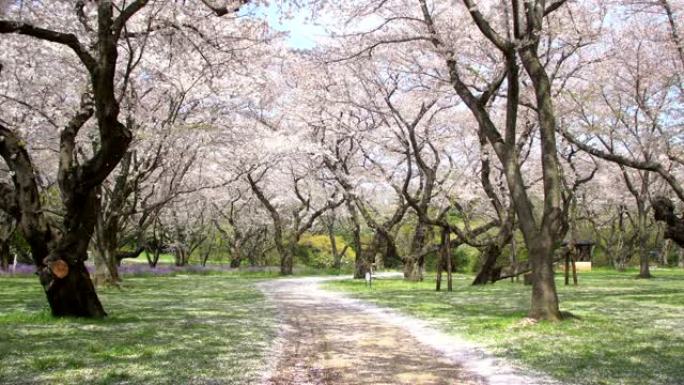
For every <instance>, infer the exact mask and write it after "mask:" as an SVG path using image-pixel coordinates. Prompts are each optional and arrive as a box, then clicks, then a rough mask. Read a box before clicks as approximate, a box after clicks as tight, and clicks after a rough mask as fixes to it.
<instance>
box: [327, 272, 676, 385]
mask: <svg viewBox="0 0 684 385" xmlns="http://www.w3.org/2000/svg"><path fill="white" fill-rule="evenodd" d="M653 274H654V275H655V277H656V278H654V279H652V280H637V279H634V277H635V275H636V272H635V271H629V272H625V273H616V272H613V271H599V272H592V273H583V274H581V275H580V284H579V286H577V287H573V286H563V284H562V280H561V277H560V276H559V277H558V280H557V284H558V289H559V296H560V301H561V309H562V310H564V311H570V312H572V313H573V314H575V315H577V316H579V317H581V318H580V319H575V320H570V321H564V322H562V323H560V324H550V323H545V322H542V323H539V324H536V325H528V324H525V323H522V322H521V319H522V318H523V317H524V316H525V314H526V310H527V307H528V304H529V296H530V289H529V287H525V286H523V285H522V284H521V283H510V282H509V281H502V282H498V283H497V284H496V285H490V286H486V287H472V286H469V283H470V280H471V278H472V277H469V276H463V275H460V276H457V278H458V279H457V280H456V286H455V288H454V290H455V291H454V292H452V293H446V292H441V293H437V292H435V291H434V281H433V280H427V281H426V282H422V283H406V282H403V281H402V280H399V279H392V280H377V281H376V283H375V284H374V287H373V289H372V290H369V289H368V288H366V287H365V285H364V283H363V282H359V281H351V280H350V281H338V282H330V283H328V284H327V287H328V288H329V289H334V290H342V291H347V292H350V293H351V294H352V295H353V296H355V297H358V298H362V299H366V300H370V301H373V302H376V303H379V304H381V305H385V306H389V307H392V308H396V309H398V310H400V311H403V312H405V313H409V314H412V315H414V316H416V317H419V318H423V319H427V320H431V321H435V324H436V325H437V326H438V327H440V328H442V329H443V330H445V331H446V332H448V333H454V334H458V335H461V336H464V337H466V338H468V339H470V340H473V341H476V342H478V343H480V344H482V345H483V346H486V347H487V348H488V349H489V350H490V351H492V352H493V353H494V354H496V355H499V356H504V357H508V358H510V359H512V360H513V361H514V362H518V363H523V364H525V365H527V366H529V367H531V368H533V369H536V370H539V371H542V372H546V373H549V374H550V375H552V376H554V377H556V378H558V379H560V380H563V381H567V382H570V383H575V384H587V385H588V384H591V385H599V384H601V385H618V384H619V385H648V384H659V385H675V384H684V271H682V270H678V271H677V270H663V269H659V270H654V271H653Z"/></svg>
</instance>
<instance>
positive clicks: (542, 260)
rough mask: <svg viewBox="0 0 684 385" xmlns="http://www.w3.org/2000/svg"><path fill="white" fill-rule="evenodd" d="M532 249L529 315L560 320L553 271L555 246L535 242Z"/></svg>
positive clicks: (548, 243) (536, 317)
mask: <svg viewBox="0 0 684 385" xmlns="http://www.w3.org/2000/svg"><path fill="white" fill-rule="evenodd" d="M532 245H533V246H532V248H531V249H530V262H531V265H532V301H531V305H530V311H529V313H528V316H529V317H530V318H534V319H544V320H549V321H559V320H561V319H562V317H561V314H560V311H559V309H558V295H557V294H556V281H555V274H554V271H553V258H552V255H551V254H552V253H553V247H552V245H551V243H550V242H543V241H541V242H534V243H532Z"/></svg>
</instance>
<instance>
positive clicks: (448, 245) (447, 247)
mask: <svg viewBox="0 0 684 385" xmlns="http://www.w3.org/2000/svg"><path fill="white" fill-rule="evenodd" d="M445 234H446V242H445V253H444V254H445V257H446V268H447V291H453V289H454V288H453V280H452V275H451V272H452V271H453V266H451V233H450V231H449V230H448V229H447V230H446V232H445Z"/></svg>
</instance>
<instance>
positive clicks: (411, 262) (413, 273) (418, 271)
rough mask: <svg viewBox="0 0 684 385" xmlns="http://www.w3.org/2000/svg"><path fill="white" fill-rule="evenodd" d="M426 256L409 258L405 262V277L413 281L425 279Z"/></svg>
mask: <svg viewBox="0 0 684 385" xmlns="http://www.w3.org/2000/svg"><path fill="white" fill-rule="evenodd" d="M424 264H425V258H423V257H419V258H407V259H406V261H405V262H404V279H405V280H406V281H411V282H420V281H422V280H423V268H424V266H423V265H424Z"/></svg>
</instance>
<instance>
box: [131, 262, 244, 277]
mask: <svg viewBox="0 0 684 385" xmlns="http://www.w3.org/2000/svg"><path fill="white" fill-rule="evenodd" d="M234 270H235V269H232V268H230V266H228V265H209V266H205V267H202V266H199V265H186V266H175V265H172V264H158V265H157V267H150V265H148V264H146V263H129V264H124V265H121V266H119V273H121V274H122V275H169V274H176V273H198V274H206V273H214V272H225V271H234Z"/></svg>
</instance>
